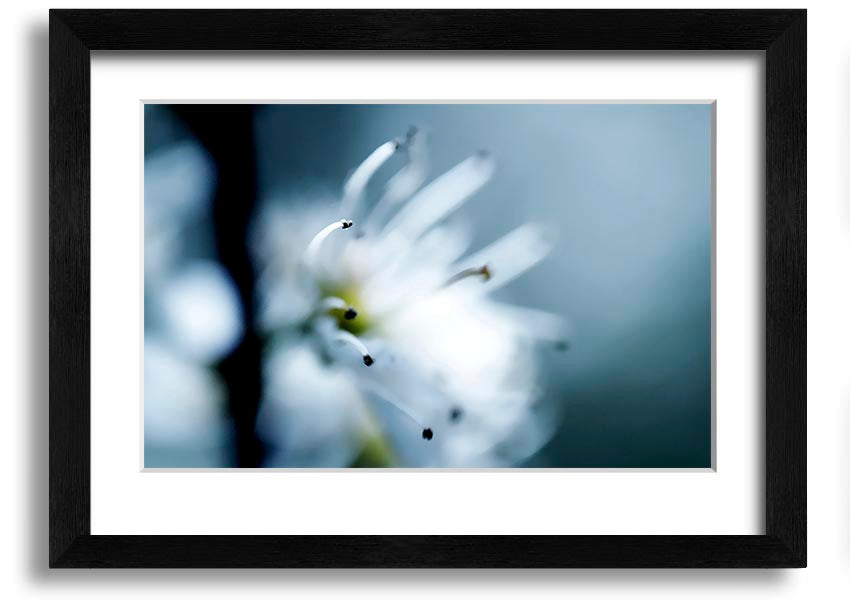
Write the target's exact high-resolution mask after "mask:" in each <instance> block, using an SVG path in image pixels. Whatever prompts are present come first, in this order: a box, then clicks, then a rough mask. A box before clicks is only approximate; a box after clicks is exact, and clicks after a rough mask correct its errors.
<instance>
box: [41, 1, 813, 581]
mask: <svg viewBox="0 0 850 600" xmlns="http://www.w3.org/2000/svg"><path fill="white" fill-rule="evenodd" d="M93 50H450V51H463V50H505V51H522V50H621V51H622V50H669V51H678V50H762V51H765V54H766V63H767V67H766V111H765V114H766V119H767V123H766V129H765V131H766V168H767V175H766V183H767V199H766V222H765V244H766V248H765V256H766V292H765V303H766V306H765V336H766V339H765V360H766V364H765V377H766V381H765V390H766V428H765V431H766V440H765V444H766V446H765V448H766V471H767V472H766V482H765V492H766V498H765V503H766V504H765V507H766V510H765V515H766V534H765V535H752V536H744V535H740V536H739V535H679V536H670V535H661V536H641V535H623V536H621V535H605V536H590V535H580V536H443V535H440V536H436V535H435V536H250V535H245V536H219V535H215V536H185V535H166V536H162V535H152V536H131V535H117V536H104V535H91V533H90V523H91V518H90V517H91V514H90V513H91V506H90V433H91V432H90V398H89V391H90V381H89V372H90V337H89V327H90V314H89V310H90V306H89V304H90V302H89V301H90V289H89V285H90V281H89V276H90V223H89V216H90V212H89V211H90V204H89V194H90V184H89V175H90V168H91V161H90V131H89V124H90V110H91V108H90V97H89V92H90V54H89V53H90V52H91V51H93ZM805 202H806V12H805V11H804V10H368V11H367V10H356V11H355V10H324V11H323V10H52V11H51V12H50V254H49V256H50V263H49V264H50V503H49V519H50V553H49V560H50V565H51V566H53V567H802V566H805V562H806V209H805ZM720 401H721V402H722V398H721V399H720Z"/></svg>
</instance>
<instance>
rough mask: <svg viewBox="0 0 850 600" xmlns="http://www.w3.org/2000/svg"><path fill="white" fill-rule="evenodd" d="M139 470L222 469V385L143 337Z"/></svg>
mask: <svg viewBox="0 0 850 600" xmlns="http://www.w3.org/2000/svg"><path fill="white" fill-rule="evenodd" d="M144 370H145V407H144V409H145V410H144V413H145V430H144V433H145V467H147V468H156V467H160V468H163V467H195V468H198V467H226V466H230V464H229V463H230V457H229V455H228V451H227V444H228V441H229V429H228V421H227V416H226V415H227V412H226V411H227V408H226V406H225V399H226V395H225V390H224V386H223V384H222V383H221V381H220V380H219V378H218V377H217V375H216V374H215V372H214V371H212V370H211V369H207V368H204V367H202V366H200V365H198V364H196V363H194V362H192V361H190V360H187V359H186V358H184V357H182V356H180V355H179V354H178V353H177V352H175V351H174V350H173V349H172V348H170V347H169V346H168V345H167V344H166V343H165V342H163V340H160V339H156V338H154V337H151V336H145V361H144Z"/></svg>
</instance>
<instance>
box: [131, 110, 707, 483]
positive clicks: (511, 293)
mask: <svg viewBox="0 0 850 600" xmlns="http://www.w3.org/2000/svg"><path fill="white" fill-rule="evenodd" d="M144 119H145V122H144V132H145V148H144V152H145V174H144V180H145V200H144V201H145V266H144V272H145V286H144V289H145V394H144V402H145V405H144V422H145V431H144V434H145V435H144V438H145V446H144V452H145V456H144V463H145V467H148V468H151V467H196V468H197V467H257V466H264V465H266V458H267V457H268V454H269V448H268V447H267V443H266V441H265V440H264V438H263V436H262V435H258V433H257V432H258V424H257V418H258V414H260V404H261V399H262V397H263V385H264V381H263V376H262V372H263V363H264V361H267V360H268V357H267V356H266V353H265V352H264V344H263V341H262V335H261V332H259V331H258V327H257V315H256V306H257V297H256V294H257V285H256V283H257V265H256V264H255V261H253V260H252V254H251V235H252V231H253V230H252V227H253V223H254V219H255V215H256V214H257V207H258V206H260V205H261V204H262V203H264V202H266V201H268V199H270V198H273V199H274V201H275V202H276V203H278V204H282V205H284V206H285V205H286V203H287V202H288V201H289V200H288V199H293V200H292V201H293V202H294V201H295V200H294V199H296V198H303V197H304V195H305V194H307V193H321V194H326V195H337V196H338V195H339V193H340V190H341V189H342V186H343V184H344V182H345V180H346V177H347V176H348V175H349V174H350V172H351V170H352V169H353V168H354V167H355V166H356V165H358V164H359V163H360V162H361V161H362V160H363V159H364V157H365V156H367V155H368V154H369V153H370V152H371V151H372V150H374V149H375V148H376V147H377V146H379V145H380V144H381V143H383V142H385V141H386V140H389V139H393V138H395V137H398V136H402V135H404V133H405V132H406V131H408V129H409V127H410V126H412V125H415V126H417V127H419V128H421V129H423V130H425V131H427V133H428V140H429V150H428V152H429V161H430V165H429V176H428V177H429V179H431V178H433V177H434V176H435V175H438V174H440V173H442V172H444V171H446V170H448V169H450V168H451V167H452V166H454V165H456V164H457V163H459V162H460V161H462V160H463V159H464V158H466V157H467V156H469V155H470V154H472V153H474V152H475V151H477V150H487V151H488V152H490V153H491V154H492V156H493V157H494V158H495V161H496V169H495V173H494V175H493V178H492V180H491V181H490V182H489V183H488V184H487V185H486V187H485V188H483V189H482V190H481V191H480V192H479V193H477V194H476V195H475V196H474V197H473V198H472V199H471V200H469V201H468V202H466V203H465V204H464V205H463V206H462V207H461V208H460V209H459V210H458V215H457V217H458V218H460V219H464V220H466V221H468V222H470V223H472V224H473V228H472V236H473V241H472V248H473V249H475V248H480V247H482V246H484V245H485V244H487V243H488V242H490V241H492V240H494V239H497V238H498V237H499V236H500V235H502V234H503V233H504V232H505V231H507V230H509V229H512V228H513V227H516V226H518V225H521V224H523V223H528V222H533V223H543V224H545V225H546V226H547V227H548V228H549V229H551V230H552V231H553V234H554V235H553V242H554V247H553V251H552V252H551V253H550V254H549V256H548V257H547V258H546V259H544V260H543V262H542V263H540V264H539V265H537V266H536V267H535V268H533V269H531V270H529V271H528V272H527V273H525V274H523V275H522V276H521V278H519V279H517V280H516V281H514V282H512V283H511V284H509V285H507V286H505V287H504V288H501V289H499V290H498V291H496V292H495V295H496V297H497V298H498V299H499V300H504V301H506V302H509V303H513V304H519V305H523V306H528V307H533V308H537V309H542V310H545V311H548V312H552V313H556V314H558V315H562V316H563V317H564V318H566V319H567V320H568V321H569V323H570V325H571V335H570V339H569V346H568V349H567V350H566V352H549V353H546V352H543V353H541V354H540V357H539V362H540V366H541V369H540V370H541V382H540V385H541V390H542V395H543V396H544V398H545V401H546V403H547V404H548V405H549V406H550V407H553V408H554V410H550V411H547V412H546V413H545V415H546V418H547V419H550V420H552V421H553V422H552V423H550V425H551V428H550V429H551V431H550V433H549V434H548V436H547V439H546V440H544V442H543V443H542V445H541V446H540V447H539V449H537V450H536V451H535V452H534V453H533V454H532V455H531V456H528V457H526V458H524V459H523V460H522V462H521V463H520V464H519V465H518V466H531V467H597V468H601V467H621V468H628V467H708V466H710V463H711V231H712V224H711V185H712V183H711V156H712V155H711V152H712V147H711V143H712V142H711V129H712V128H711V119H712V107H711V105H707V104H635V105H628V104H595V105H579V104H510V105H499V104H484V105H480V104H428V105H420V104H391V105H390V104H388V105H378V104H369V105H357V104H344V105H154V104H148V105H146V107H145V113H144ZM400 166H401V162H399V164H397V165H396V166H395V168H393V167H392V166H390V165H388V166H387V167H388V168H387V169H386V171H387V172H386V173H383V172H382V173H379V174H378V176H377V177H376V183H375V185H378V186H380V185H381V184H382V182H386V180H387V178H388V177H389V176H390V175H391V174H392V172H393V171H395V170H397V168H398V167H400ZM317 190H318V192H317ZM266 425H268V424H266ZM282 466H286V465H282ZM317 466H322V465H317ZM339 466H346V465H344V464H343V465H339ZM505 466H508V465H505Z"/></svg>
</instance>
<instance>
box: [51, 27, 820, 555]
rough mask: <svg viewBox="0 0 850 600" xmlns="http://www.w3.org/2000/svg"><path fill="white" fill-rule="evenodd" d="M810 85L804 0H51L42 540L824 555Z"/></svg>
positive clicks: (254, 551)
mask: <svg viewBox="0 0 850 600" xmlns="http://www.w3.org/2000/svg"><path fill="white" fill-rule="evenodd" d="M199 51H204V52H199ZM207 51H214V52H207ZM530 51H534V52H530ZM603 51H604V52H603ZM685 51H687V52H685ZM716 51H721V52H716ZM805 117H806V14H805V11H803V10H53V11H51V13H50V177H51V179H50V285H51V289H50V515H49V518H50V564H51V566H53V567H86V568H88V567H802V566H805V560H806V535H805V532H806V523H805V506H806V505H805V496H806V456H805V442H806V433H805V418H806V406H805V400H806V258H805V256H806V255H805V247H806V245H805V231H806V221H805V195H806V175H805V174H806V118H805Z"/></svg>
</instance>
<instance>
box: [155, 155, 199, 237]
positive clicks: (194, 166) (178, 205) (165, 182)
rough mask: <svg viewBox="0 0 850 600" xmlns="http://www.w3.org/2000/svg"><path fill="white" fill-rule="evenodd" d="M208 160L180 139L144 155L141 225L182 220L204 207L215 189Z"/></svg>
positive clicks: (160, 224) (195, 214)
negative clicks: (142, 216)
mask: <svg viewBox="0 0 850 600" xmlns="http://www.w3.org/2000/svg"><path fill="white" fill-rule="evenodd" d="M215 181H216V173H215V167H214V166H213V162H212V160H211V159H210V158H209V156H208V155H207V153H206V152H204V150H203V149H202V148H201V147H200V145H198V144H196V143H194V142H182V143H180V144H175V145H173V146H169V147H167V148H166V149H164V150H159V151H157V152H155V153H152V154H151V155H149V156H146V157H145V229H146V230H147V229H148V228H150V227H154V228H155V227H157V226H163V225H168V224H174V221H175V220H177V221H180V222H181V223H184V222H185V221H186V220H187V219H190V218H194V217H197V216H198V215H199V214H201V213H202V212H204V211H205V210H207V209H208V205H209V203H210V200H211V199H212V194H213V191H214V189H215Z"/></svg>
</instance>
